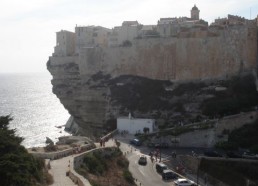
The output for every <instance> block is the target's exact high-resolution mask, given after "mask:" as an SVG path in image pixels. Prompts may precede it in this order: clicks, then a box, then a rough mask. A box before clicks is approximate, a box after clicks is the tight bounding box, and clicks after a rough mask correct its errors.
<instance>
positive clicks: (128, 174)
mask: <svg viewBox="0 0 258 186" xmlns="http://www.w3.org/2000/svg"><path fill="white" fill-rule="evenodd" d="M123 177H124V179H125V180H126V181H127V182H128V183H131V184H133V183H134V179H133V176H132V173H131V172H130V171H128V170H124V172H123Z"/></svg>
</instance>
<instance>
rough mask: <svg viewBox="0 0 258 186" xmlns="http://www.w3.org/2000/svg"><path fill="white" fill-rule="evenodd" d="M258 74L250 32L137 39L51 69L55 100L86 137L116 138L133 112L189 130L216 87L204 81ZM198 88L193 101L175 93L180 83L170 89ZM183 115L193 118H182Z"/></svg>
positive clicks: (63, 60)
mask: <svg viewBox="0 0 258 186" xmlns="http://www.w3.org/2000/svg"><path fill="white" fill-rule="evenodd" d="M256 67H257V30H249V29H248V28H232V30H227V31H221V32H220V34H215V35H209V33H208V32H207V33H206V34H203V33H200V35H198V33H196V34H195V35H189V36H187V37H186V36H184V37H178V38H152V39H139V40H134V42H132V46H129V47H113V48H109V47H95V48H83V49H81V50H80V52H79V54H77V55H69V56H55V55H53V56H51V57H50V58H49V61H48V62H47V69H48V70H49V72H50V73H51V75H52V76H53V79H52V85H53V93H54V94H56V95H57V97H58V98H59V99H60V101H61V103H62V104H63V105H64V107H65V108H66V109H67V110H68V111H69V113H70V114H71V115H72V116H73V117H74V119H75V121H76V123H77V124H78V125H79V126H80V128H81V129H80V130H81V131H80V132H81V133H84V134H87V135H88V136H98V135H100V134H101V133H102V132H104V131H106V130H111V129H112V128H114V125H115V119H116V118H117V117H119V116H125V115H128V113H129V112H133V113H134V114H135V115H137V116H139V117H148V118H156V119H163V120H165V121H167V122H170V121H175V122H178V121H180V122H181V121H182V120H186V121H185V122H189V121H190V120H191V119H192V118H196V117H197V116H198V115H200V114H198V113H200V110H201V108H200V105H201V102H202V101H204V100H205V99H207V98H208V97H209V95H207V93H204V92H205V91H203V94H202V93H201V90H204V87H206V86H210V84H205V83H204V84H205V85H204V84H203V83H201V81H202V80H204V79H217V78H220V79H221V78H228V77H231V76H233V75H236V74H242V73H245V72H251V71H252V70H253V69H255V68H256ZM193 80H194V81H195V82H196V81H197V80H198V81H200V80H201V81H200V82H198V83H197V85H196V86H194V87H193V86H192V85H189V87H191V89H188V90H187V88H185V91H188V92H189V91H190V92H191V95H190V94H189V93H186V92H181V93H178V92H176V91H175V90H176V87H177V86H178V83H171V82H172V81H173V82H181V81H193ZM179 92H180V91H179ZM206 92H207V91H206ZM201 95H202V96H201ZM212 96H213V95H212ZM183 112H188V116H187V117H186V116H183V115H180V116H179V115H178V114H176V113H183ZM176 115H177V116H176ZM176 117H177V119H176ZM178 117H180V118H179V119H178Z"/></svg>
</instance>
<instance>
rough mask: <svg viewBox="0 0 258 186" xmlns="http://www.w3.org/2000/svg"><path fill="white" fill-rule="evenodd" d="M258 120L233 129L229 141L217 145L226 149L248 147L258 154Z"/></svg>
mask: <svg viewBox="0 0 258 186" xmlns="http://www.w3.org/2000/svg"><path fill="white" fill-rule="evenodd" d="M257 134H258V120H256V121H254V122H253V123H250V124H246V125H244V126H243V127H241V128H239V129H235V130H233V131H232V132H231V133H230V134H229V137H228V141H225V142H220V143H218V144H217V145H216V146H217V147H218V148H222V149H224V150H238V149H239V148H243V149H248V150H250V151H251V152H253V153H257V154H258V143H257V142H258V135H257Z"/></svg>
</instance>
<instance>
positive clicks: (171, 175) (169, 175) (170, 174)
mask: <svg viewBox="0 0 258 186" xmlns="http://www.w3.org/2000/svg"><path fill="white" fill-rule="evenodd" d="M176 178H177V174H175V173H174V172H173V171H172V170H170V169H165V170H163V173H162V179H163V180H171V179H176Z"/></svg>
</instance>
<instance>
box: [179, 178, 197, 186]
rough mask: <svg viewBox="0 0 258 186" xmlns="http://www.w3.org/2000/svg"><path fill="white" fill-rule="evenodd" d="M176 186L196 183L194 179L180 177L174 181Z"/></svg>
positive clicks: (189, 185)
mask: <svg viewBox="0 0 258 186" xmlns="http://www.w3.org/2000/svg"><path fill="white" fill-rule="evenodd" d="M174 183H175V185H176V186H194V185H196V184H195V183H194V182H193V181H191V180H187V179H183V178H179V179H177V180H176V181H174Z"/></svg>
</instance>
